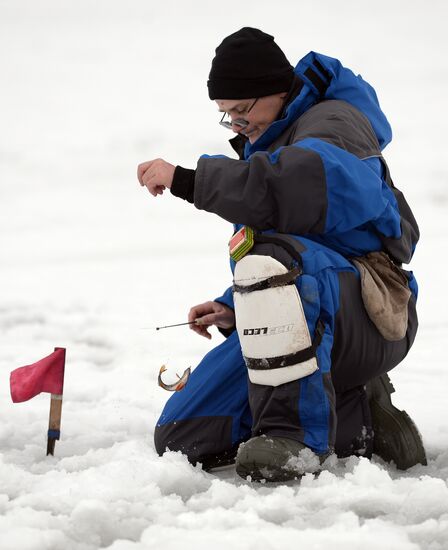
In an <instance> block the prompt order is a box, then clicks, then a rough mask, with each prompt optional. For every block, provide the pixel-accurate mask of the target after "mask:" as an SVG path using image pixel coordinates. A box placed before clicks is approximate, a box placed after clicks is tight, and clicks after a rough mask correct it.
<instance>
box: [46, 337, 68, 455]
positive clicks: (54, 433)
mask: <svg viewBox="0 0 448 550" xmlns="http://www.w3.org/2000/svg"><path fill="white" fill-rule="evenodd" d="M58 349H63V350H64V370H65V348H54V351H56V350H58ZM62 384H64V381H62ZM61 416H62V394H61V395H58V394H55V393H52V394H51V402H50V419H49V422H48V440H47V456H48V455H54V447H55V445H56V440H58V439H59V438H60V437H61Z"/></svg>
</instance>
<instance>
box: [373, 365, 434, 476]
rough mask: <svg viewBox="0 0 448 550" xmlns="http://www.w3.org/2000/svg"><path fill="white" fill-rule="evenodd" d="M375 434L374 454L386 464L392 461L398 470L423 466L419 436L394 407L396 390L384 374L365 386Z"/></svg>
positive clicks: (407, 417) (412, 423)
mask: <svg viewBox="0 0 448 550" xmlns="http://www.w3.org/2000/svg"><path fill="white" fill-rule="evenodd" d="M366 389H367V394H368V396H369V404H370V410H371V413H372V425H373V432H374V439H373V452H374V453H375V454H377V455H378V456H379V457H381V458H382V459H383V460H384V461H385V462H394V463H395V465H396V466H397V468H398V469H399V470H407V469H408V468H411V467H412V466H415V465H416V464H423V465H424V466H426V464H427V462H426V453H425V448H424V447H423V441H422V436H421V435H420V432H419V431H418V428H417V426H416V425H415V424H414V422H413V421H412V419H411V418H410V416H409V415H408V414H407V413H406V412H405V411H400V410H399V409H397V408H396V407H394V406H393V404H392V400H391V397H390V396H391V394H392V393H393V392H394V391H395V389H394V387H393V386H392V382H391V381H390V378H389V376H388V375H387V374H383V375H382V376H379V377H378V378H374V379H373V380H371V381H370V382H369V383H368V384H367V386H366Z"/></svg>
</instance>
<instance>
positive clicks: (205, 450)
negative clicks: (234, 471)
mask: <svg viewBox="0 0 448 550" xmlns="http://www.w3.org/2000/svg"><path fill="white" fill-rule="evenodd" d="M154 445H155V448H156V451H157V453H158V454H159V455H163V453H165V452H166V451H167V450H168V451H180V452H181V453H183V454H184V455H186V456H187V458H188V460H189V461H190V462H192V463H196V462H201V463H202V462H204V461H207V460H209V458H210V457H214V456H217V455H221V454H223V453H226V452H228V451H230V450H231V449H232V448H233V445H232V417H231V416H204V417H197V418H188V419H184V420H177V421H174V422H169V423H167V424H157V425H156V427H155V430H154Z"/></svg>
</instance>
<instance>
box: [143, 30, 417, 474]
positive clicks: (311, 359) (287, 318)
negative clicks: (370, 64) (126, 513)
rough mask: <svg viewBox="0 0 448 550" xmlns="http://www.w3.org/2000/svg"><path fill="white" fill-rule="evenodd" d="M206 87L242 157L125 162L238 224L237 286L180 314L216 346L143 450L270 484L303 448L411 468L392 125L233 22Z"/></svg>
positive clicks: (407, 240) (400, 213) (331, 78)
mask: <svg viewBox="0 0 448 550" xmlns="http://www.w3.org/2000/svg"><path fill="white" fill-rule="evenodd" d="M208 90H209V96H210V99H212V100H215V101H216V103H217V105H218V107H219V110H220V111H221V112H222V113H223V116H222V119H221V121H220V124H221V125H223V126H225V127H226V128H229V129H231V130H233V131H234V132H235V133H236V134H237V136H236V137H235V138H233V139H232V140H231V144H232V146H233V148H234V149H235V151H236V152H237V153H238V155H239V160H235V159H231V158H227V157H223V156H217V157H210V156H203V157H201V158H200V159H199V161H198V164H197V168H196V170H187V169H185V168H182V167H180V166H174V165H172V164H169V163H167V162H165V161H164V160H162V159H157V160H153V161H149V162H145V163H143V164H141V165H140V166H139V168H138V177H139V181H140V183H141V185H144V186H146V187H147V188H148V190H149V191H150V193H151V194H152V195H154V196H156V195H158V194H162V193H163V191H164V190H165V189H166V188H168V189H170V190H171V193H172V194H173V195H175V196H176V197H180V198H182V199H185V200H187V201H188V202H190V203H194V205H195V206H196V207H197V208H199V209H200V210H207V211H208V212H213V213H215V214H217V215H219V216H221V217H222V218H224V219H225V220H228V221H229V222H232V223H233V224H234V234H235V235H234V238H233V239H232V241H231V254H232V258H233V259H232V270H233V276H234V284H233V286H232V287H231V288H229V289H227V290H226V291H225V293H224V294H223V296H221V297H220V298H217V299H216V300H214V301H210V302H205V303H203V304H200V305H198V306H196V307H193V308H192V309H191V311H190V314H189V320H190V321H195V320H196V321H197V323H198V324H193V325H192V329H193V330H194V331H196V332H197V333H199V334H201V335H203V336H206V337H210V334H209V333H208V330H207V329H208V327H209V326H211V325H216V326H217V327H218V328H219V329H220V330H221V332H223V333H224V334H225V336H227V339H226V340H225V341H224V342H223V343H222V344H220V345H219V346H217V347H216V348H214V349H213V350H212V351H210V352H209V353H208V354H207V355H206V356H205V357H204V358H203V360H202V361H201V363H200V364H199V365H198V366H197V367H196V369H195V370H194V371H193V373H192V375H191V377H190V380H189V383H188V385H187V387H186V388H185V389H184V390H183V391H181V392H179V393H176V394H174V395H173V396H172V397H171V398H170V399H169V401H168V402H167V404H166V406H165V408H164V410H163V412H162V415H161V417H160V419H159V421H158V423H157V426H156V430H155V444H156V449H157V451H158V452H159V453H160V454H163V453H164V451H165V450H167V449H170V450H181V451H182V452H183V453H185V454H186V455H187V456H188V458H189V460H191V461H192V462H199V463H202V464H203V466H204V468H206V469H209V468H213V467H214V466H217V465H220V464H225V463H230V462H233V461H236V470H237V472H238V473H239V474H240V475H241V476H243V477H246V476H248V475H250V476H251V478H252V479H258V480H259V479H267V480H270V481H279V480H286V479H293V478H295V477H299V476H300V475H301V474H303V473H304V472H305V471H307V466H306V464H307V461H306V460H298V458H300V457H301V456H303V455H308V457H309V456H311V457H314V459H315V464H317V465H318V464H319V462H320V463H322V462H323V460H324V459H325V458H326V457H327V456H328V455H329V454H330V453H333V452H335V453H337V455H338V456H340V457H345V456H349V455H352V454H355V455H361V456H365V457H371V456H372V453H373V452H374V453H376V454H378V455H379V456H380V457H382V458H383V459H384V460H386V461H391V460H392V461H394V462H395V464H396V465H397V466H398V467H399V468H402V469H406V468H409V467H410V466H413V465H414V464H416V463H419V462H420V463H422V464H424V463H425V460H426V459H425V451H424V448H423V444H422V441H421V437H420V434H419V433H418V430H417V428H416V427H415V425H414V423H413V422H412V420H411V419H410V418H409V416H408V415H407V414H406V413H405V412H404V411H400V410H398V409H397V408H395V407H394V406H393V405H392V402H391V398H390V394H391V393H392V392H393V391H394V390H393V387H392V385H391V383H390V381H389V378H388V376H387V374H386V373H387V372H388V371H390V370H391V369H392V368H394V367H395V366H396V365H398V364H399V363H400V362H401V361H402V360H403V358H404V357H405V356H406V354H407V353H408V351H409V349H410V347H411V346H412V343H413V341H414V338H415V334H416V331H417V315H416V298H417V284H416V281H415V279H414V277H413V275H412V273H411V272H408V271H405V270H403V269H402V268H401V266H402V264H403V263H405V264H407V263H409V261H410V260H411V257H412V254H413V251H414V248H415V245H416V243H417V240H418V237H419V232H418V227H417V224H416V221H415V219H414V217H413V215H412V212H411V210H410V208H409V206H408V205H407V203H406V201H405V199H404V197H403V195H402V193H401V192H400V191H399V190H398V189H397V188H396V187H395V186H394V184H393V183H392V179H391V177H390V174H389V170H388V167H387V164H386V162H385V160H384V158H383V156H382V152H381V151H382V149H383V148H384V147H385V146H386V145H387V144H388V143H389V141H390V140H391V129H390V126H389V124H388V122H387V120H386V117H385V115H384V114H383V112H382V111H381V109H380V107H379V104H378V100H377V98H376V94H375V91H374V90H373V88H372V87H371V86H370V85H369V84H367V83H366V82H365V81H364V80H363V79H362V78H361V77H360V76H355V75H354V74H353V73H352V72H351V71H350V70H348V69H346V68H344V67H343V66H342V65H341V63H340V62H339V61H338V60H337V59H333V58H331V57H327V56H324V55H321V54H317V53H315V52H310V53H309V54H308V55H306V56H305V57H304V58H303V59H302V60H301V61H299V63H298V65H297V66H296V68H295V69H294V68H293V67H292V66H291V65H290V64H289V62H288V61H287V59H286V57H285V55H284V54H283V52H282V50H281V49H280V48H279V47H278V46H277V44H276V43H275V42H274V39H273V37H272V36H270V35H268V34H265V33H263V32H262V31H260V30H257V29H253V28H247V27H246V28H243V29H241V30H239V31H238V32H236V33H234V34H232V35H230V36H228V37H227V38H225V39H224V41H223V42H222V43H221V44H220V46H219V47H218V48H217V49H216V56H215V58H214V59H213V62H212V68H211V71H210V75H209V80H208ZM238 232H239V233H238ZM302 451H304V452H302ZM315 467H316V466H315Z"/></svg>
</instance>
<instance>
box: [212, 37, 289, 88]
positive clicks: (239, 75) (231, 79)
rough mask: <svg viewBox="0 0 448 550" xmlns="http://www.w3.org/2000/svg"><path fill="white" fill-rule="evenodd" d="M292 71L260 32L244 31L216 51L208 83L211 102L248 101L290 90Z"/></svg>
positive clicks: (226, 40)
mask: <svg viewBox="0 0 448 550" xmlns="http://www.w3.org/2000/svg"><path fill="white" fill-rule="evenodd" d="M293 77H294V72H293V67H292V65H290V63H289V61H288V60H287V59H286V57H285V54H284V53H283V52H282V50H281V49H280V48H279V47H278V46H277V44H276V43H275V42H274V37H273V36H271V35H269V34H266V33H264V32H262V31H260V30H259V29H253V28H251V27H244V28H242V29H241V30H239V31H237V32H235V33H233V34H231V35H230V36H228V37H227V38H224V40H223V41H222V42H221V44H220V45H219V46H218V47H217V48H216V56H215V58H214V59H213V61H212V68H211V71H210V74H209V80H208V82H207V86H208V95H209V97H210V99H248V98H252V97H263V96H266V95H272V94H276V93H279V92H284V91H287V90H289V88H290V86H291V83H292V80H293Z"/></svg>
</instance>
